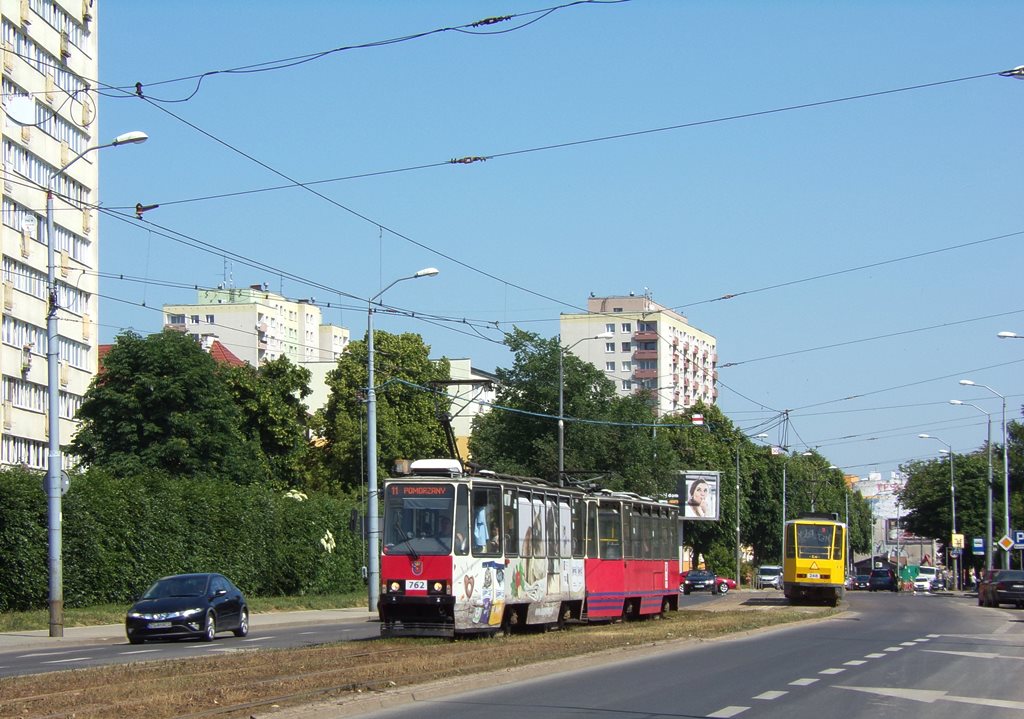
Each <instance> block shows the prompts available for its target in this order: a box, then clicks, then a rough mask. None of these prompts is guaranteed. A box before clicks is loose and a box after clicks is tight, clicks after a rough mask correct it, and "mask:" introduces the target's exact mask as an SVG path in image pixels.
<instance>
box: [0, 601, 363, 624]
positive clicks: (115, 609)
mask: <svg viewBox="0 0 1024 719" xmlns="http://www.w3.org/2000/svg"><path fill="white" fill-rule="evenodd" d="M248 602H249V611H251V612H252V613H253V614H263V613H266V612H297V611H304V610H310V609H346V608H348V607H358V606H362V605H366V604H367V601H366V592H358V593H349V594H318V595H311V596H305V597H250V598H249V599H248ZM128 607H129V605H128V604H101V605H97V606H94V607H82V608H66V609H65V610H64V626H65V627H93V626H97V625H101V624H121V623H123V622H124V615H125V613H126V612H127V611H128ZM49 626H50V612H49V610H48V609H32V610H29V611H25V612H0V632H24V631H28V630H31V629H46V628H48V627H49Z"/></svg>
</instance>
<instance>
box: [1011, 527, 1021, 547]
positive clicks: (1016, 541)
mask: <svg viewBox="0 0 1024 719" xmlns="http://www.w3.org/2000/svg"><path fill="white" fill-rule="evenodd" d="M1011 534H1013V548H1014V549H1024V529H1015V530H1013V532H1011Z"/></svg>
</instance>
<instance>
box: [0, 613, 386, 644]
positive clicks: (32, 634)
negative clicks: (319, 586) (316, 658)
mask: <svg viewBox="0 0 1024 719" xmlns="http://www.w3.org/2000/svg"><path fill="white" fill-rule="evenodd" d="M369 621H377V614H376V613H371V612H369V611H367V609H366V608H364V607H357V608H352V609H318V610H307V611H301V612H269V613H267V614H253V615H251V616H250V618H249V627H250V629H251V630H253V631H256V630H260V629H265V628H267V627H281V626H287V625H295V624H337V623H339V622H369ZM126 641H127V639H126V638H125V634H124V625H123V624H102V625H97V626H91V627H64V636H63V637H51V636H50V632H49V630H48V629H33V630H26V631H23V632H0V652H4V651H10V650H18V649H21V648H25V647H50V648H52V647H60V646H70V645H74V644H84V643H104V642H109V643H111V644H117V643H124V642H126Z"/></svg>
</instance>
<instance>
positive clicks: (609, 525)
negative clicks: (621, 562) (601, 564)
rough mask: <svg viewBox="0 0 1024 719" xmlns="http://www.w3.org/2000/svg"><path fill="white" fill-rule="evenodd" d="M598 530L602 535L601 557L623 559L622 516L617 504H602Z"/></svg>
mask: <svg viewBox="0 0 1024 719" xmlns="http://www.w3.org/2000/svg"><path fill="white" fill-rule="evenodd" d="M598 530H599V531H600V537H601V559H622V518H621V517H620V515H619V508H618V506H617V505H611V504H602V505H601V511H600V514H599V517H598Z"/></svg>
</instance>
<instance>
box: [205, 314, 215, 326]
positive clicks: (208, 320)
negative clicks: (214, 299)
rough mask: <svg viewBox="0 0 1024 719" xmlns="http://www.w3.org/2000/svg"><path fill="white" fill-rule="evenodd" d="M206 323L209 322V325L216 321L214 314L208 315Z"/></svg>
mask: <svg viewBox="0 0 1024 719" xmlns="http://www.w3.org/2000/svg"><path fill="white" fill-rule="evenodd" d="M206 324H208V325H212V324H215V323H214V321H213V315H206Z"/></svg>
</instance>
